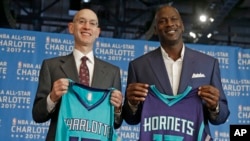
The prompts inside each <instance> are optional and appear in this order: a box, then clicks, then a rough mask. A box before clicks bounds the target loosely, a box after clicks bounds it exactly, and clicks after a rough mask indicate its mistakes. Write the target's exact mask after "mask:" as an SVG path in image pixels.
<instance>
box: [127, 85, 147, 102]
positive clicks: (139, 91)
mask: <svg viewBox="0 0 250 141" xmlns="http://www.w3.org/2000/svg"><path fill="white" fill-rule="evenodd" d="M148 87H149V85H148V84H143V83H131V84H129V85H128V87H127V91H126V97H127V99H128V101H129V103H130V104H132V105H134V106H136V105H138V104H139V103H140V102H141V101H144V100H145V98H146V96H147V93H148Z"/></svg>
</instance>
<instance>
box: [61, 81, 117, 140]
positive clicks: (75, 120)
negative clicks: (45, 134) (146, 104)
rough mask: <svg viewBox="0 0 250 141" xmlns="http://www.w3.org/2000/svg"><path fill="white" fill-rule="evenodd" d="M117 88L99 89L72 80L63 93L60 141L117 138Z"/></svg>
mask: <svg viewBox="0 0 250 141" xmlns="http://www.w3.org/2000/svg"><path fill="white" fill-rule="evenodd" d="M112 90H113V89H96V88H91V87H87V86H84V85H82V84H78V83H74V82H70V85H69V88H68V91H67V93H66V94H64V95H63V96H62V100H61V106H60V110H59V116H58V123H57V130H56V141H117V140H120V139H119V138H118V136H117V134H116V133H115V129H114V128H113V127H114V126H113V125H114V106H112V104H111V103H110V96H111V92H112Z"/></svg>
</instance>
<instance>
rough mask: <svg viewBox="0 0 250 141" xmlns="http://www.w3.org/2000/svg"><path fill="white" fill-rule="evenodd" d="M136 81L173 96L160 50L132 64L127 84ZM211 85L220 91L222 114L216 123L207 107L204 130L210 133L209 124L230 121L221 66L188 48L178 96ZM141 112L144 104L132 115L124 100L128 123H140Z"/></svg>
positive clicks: (123, 114) (124, 112)
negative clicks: (190, 88) (187, 88)
mask: <svg viewBox="0 0 250 141" xmlns="http://www.w3.org/2000/svg"><path fill="white" fill-rule="evenodd" d="M200 73H201V74H204V76H205V77H194V74H200ZM134 82H140V83H147V84H150V85H151V84H154V85H156V87H157V89H159V91H160V92H161V93H165V94H172V93H173V92H172V88H171V85H170V81H169V78H168V74H167V70H166V68H165V65H164V62H163V58H162V53H161V50H160V48H157V49H156V50H154V51H152V52H150V53H148V54H146V55H143V56H141V57H139V58H137V59H135V60H133V61H132V62H130V63H129V69H128V79H127V84H130V83H134ZM208 84H209V85H213V86H215V87H216V88H218V89H219V91H220V99H219V107H220V109H219V110H220V112H219V115H218V117H217V118H216V119H215V120H212V119H210V118H209V113H208V109H207V108H205V107H204V113H205V128H206V130H207V132H208V133H210V131H209V126H208V121H210V122H211V123H212V124H215V125H216V124H222V123H224V122H225V121H226V120H227V118H228V116H229V113H230V112H229V109H228V104H227V99H226V96H225V94H224V91H223V89H222V84H221V76H220V70H219V63H218V60H217V59H215V58H213V57H210V56H208V55H205V54H202V53H200V52H198V51H195V50H191V49H189V48H187V47H186V48H185V53H184V60H183V66H182V72H181V77H180V84H179V89H178V93H182V92H183V91H184V90H185V88H186V87H187V86H192V87H193V88H194V89H195V88H198V87H199V86H202V85H208ZM183 108H188V107H183ZM141 110H142V104H141V105H139V108H138V110H137V113H136V114H135V115H133V114H132V111H131V110H130V108H129V105H128V102H127V99H126V98H125V101H124V106H123V110H122V116H123V118H124V120H125V121H126V122H127V123H128V124H132V125H133V124H138V123H139V122H140V118H141Z"/></svg>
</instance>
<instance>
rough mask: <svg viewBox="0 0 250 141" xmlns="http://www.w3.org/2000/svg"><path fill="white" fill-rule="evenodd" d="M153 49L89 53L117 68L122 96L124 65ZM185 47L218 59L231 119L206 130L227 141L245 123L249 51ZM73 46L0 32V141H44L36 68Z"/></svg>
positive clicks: (130, 140)
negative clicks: (36, 113)
mask: <svg viewBox="0 0 250 141" xmlns="http://www.w3.org/2000/svg"><path fill="white" fill-rule="evenodd" d="M158 46H159V43H158V42H151V41H142V40H125V39H111V38H99V39H98V40H97V41H96V43H95V47H94V53H95V55H96V56H97V57H98V58H101V59H103V60H106V61H108V62H110V63H112V64H115V65H117V66H119V67H120V69H121V77H122V91H123V92H124V91H125V87H126V82H127V69H128V62H129V61H131V60H133V59H135V58H137V57H139V56H141V55H143V54H145V53H147V52H149V51H151V50H154V49H155V48H157V47H158ZM187 46H188V47H190V48H193V49H195V50H198V51H201V52H203V53H205V54H208V55H211V56H213V57H215V58H217V59H218V60H219V63H220V69H221V76H222V80H221V81H222V84H223V88H224V90H225V93H226V95H227V98H228V102H229V108H230V111H231V115H230V117H229V118H228V120H227V122H226V123H225V124H223V125H219V126H212V125H211V127H212V136H213V138H214V139H215V141H222V140H223V141H228V140H229V125H230V124H250V102H249V101H250V96H249V92H250V85H249V84H250V74H249V70H250V50H249V49H242V48H240V47H231V46H230V47H229V46H212V45H197V44H187ZM73 47H74V41H73V37H72V36H71V35H69V34H56V33H44V32H34V31H24V30H12V29H3V28H2V29H1V28H0V52H1V53H0V139H1V140H2V139H4V140H11V141H43V140H44V139H45V136H46V133H47V131H48V125H49V122H46V123H43V124H37V123H35V122H34V121H33V120H32V115H31V110H32V104H33V101H34V97H35V93H36V88H37V83H38V76H39V71H40V67H41V63H42V60H43V59H45V58H51V57H55V56H61V55H66V54H68V53H70V52H71V51H72V49H73ZM139 130H140V128H139V125H135V126H130V125H127V124H126V122H123V125H122V127H121V128H120V129H118V130H117V132H118V133H119V135H120V136H121V137H122V138H123V140H124V141H134V140H137V139H138V136H139V134H138V133H139Z"/></svg>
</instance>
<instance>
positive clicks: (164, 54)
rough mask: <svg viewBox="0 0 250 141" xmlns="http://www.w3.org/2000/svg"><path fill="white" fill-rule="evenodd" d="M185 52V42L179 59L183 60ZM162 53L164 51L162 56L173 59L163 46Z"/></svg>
mask: <svg viewBox="0 0 250 141" xmlns="http://www.w3.org/2000/svg"><path fill="white" fill-rule="evenodd" d="M184 52H185V46H184V44H183V47H182V49H181V57H180V58H179V59H178V60H181V61H182V60H183V58H184ZM161 53H162V56H163V58H165V59H171V58H170V57H169V56H168V53H167V52H166V51H165V50H164V49H163V47H162V46H161ZM171 60H172V59H171Z"/></svg>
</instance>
